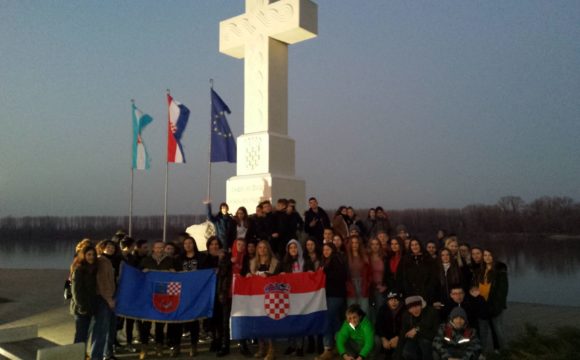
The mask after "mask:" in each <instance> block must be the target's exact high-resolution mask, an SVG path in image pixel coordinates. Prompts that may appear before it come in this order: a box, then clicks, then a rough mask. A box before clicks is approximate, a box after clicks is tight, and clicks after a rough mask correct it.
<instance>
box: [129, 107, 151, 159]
mask: <svg viewBox="0 0 580 360" xmlns="http://www.w3.org/2000/svg"><path fill="white" fill-rule="evenodd" d="M132 113H133V169H137V170H147V169H149V167H150V162H151V159H150V158H149V154H148V153H147V148H146V147H145V144H144V143H143V139H142V138H141V132H142V131H143V129H145V127H146V126H147V125H149V124H150V123H151V122H152V121H153V118H152V117H151V116H149V115H147V114H143V112H142V111H141V110H139V109H138V108H137V107H136V106H135V104H133V111H132Z"/></svg>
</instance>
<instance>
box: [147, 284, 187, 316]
mask: <svg viewBox="0 0 580 360" xmlns="http://www.w3.org/2000/svg"><path fill="white" fill-rule="evenodd" d="M180 299H181V283H180V282H175V281H174V282H157V283H155V290H154V291H153V307H155V310H157V311H159V312H161V313H164V314H168V313H172V312H174V311H175V310H177V308H178V307H179V300H180Z"/></svg>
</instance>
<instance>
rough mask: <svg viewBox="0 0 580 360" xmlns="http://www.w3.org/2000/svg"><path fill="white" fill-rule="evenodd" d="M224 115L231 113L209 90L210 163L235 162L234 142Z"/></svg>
mask: <svg viewBox="0 0 580 360" xmlns="http://www.w3.org/2000/svg"><path fill="white" fill-rule="evenodd" d="M226 113H228V114H230V113H231V111H230V108H229V107H228V106H227V105H226V103H225V102H224V101H223V100H222V98H221V97H220V96H219V95H218V94H217V93H216V92H215V91H213V89H211V156H210V161H211V162H220V161H227V162H231V163H235V162H236V142H235V140H234V136H233V135H232V131H231V130H230V126H229V125H228V120H227V119H226Z"/></svg>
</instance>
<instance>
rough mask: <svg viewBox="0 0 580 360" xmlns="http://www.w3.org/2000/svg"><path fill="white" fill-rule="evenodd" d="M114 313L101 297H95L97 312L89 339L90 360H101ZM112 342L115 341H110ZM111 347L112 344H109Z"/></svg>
mask: <svg viewBox="0 0 580 360" xmlns="http://www.w3.org/2000/svg"><path fill="white" fill-rule="evenodd" d="M114 316H115V313H114V312H113V311H112V310H111V308H109V304H107V302H106V301H105V299H103V298H102V297H100V296H98V297H97V311H96V312H95V325H94V327H93V335H92V338H91V359H93V360H102V359H103V356H104V353H105V349H106V347H107V346H108V343H107V341H108V338H109V337H110V336H109V334H110V326H111V319H112V318H113V317H114ZM112 341H113V342H114V341H115V340H114V339H112ZM111 346H112V344H111Z"/></svg>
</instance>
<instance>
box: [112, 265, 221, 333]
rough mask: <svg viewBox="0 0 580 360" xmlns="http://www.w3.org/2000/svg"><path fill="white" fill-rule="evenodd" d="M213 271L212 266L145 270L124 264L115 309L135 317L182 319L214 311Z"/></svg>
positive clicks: (197, 317) (214, 283) (190, 318)
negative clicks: (181, 270)
mask: <svg viewBox="0 0 580 360" xmlns="http://www.w3.org/2000/svg"><path fill="white" fill-rule="evenodd" d="M215 290H216V274H215V271H214V270H213V269H208V270H197V271H184V272H168V271H148V272H142V271H140V270H139V269H136V268H134V267H131V266H129V265H127V264H123V268H122V269H121V277H120V279H119V289H118V291H117V299H116V303H117V304H116V313H117V315H120V316H126V317H130V318H135V319H142V320H151V321H171V322H185V321H191V320H194V319H199V318H209V317H212V315H213V305H214V298H215Z"/></svg>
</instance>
